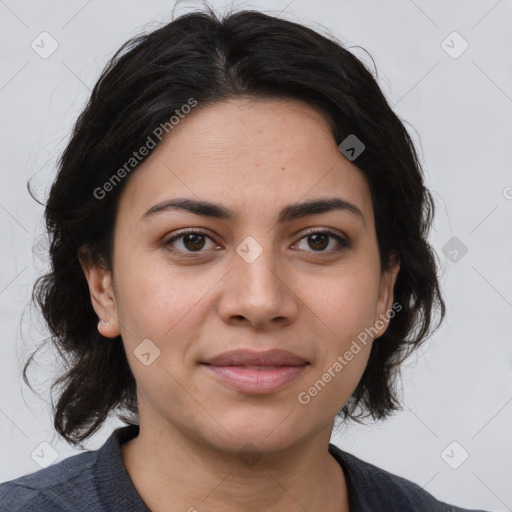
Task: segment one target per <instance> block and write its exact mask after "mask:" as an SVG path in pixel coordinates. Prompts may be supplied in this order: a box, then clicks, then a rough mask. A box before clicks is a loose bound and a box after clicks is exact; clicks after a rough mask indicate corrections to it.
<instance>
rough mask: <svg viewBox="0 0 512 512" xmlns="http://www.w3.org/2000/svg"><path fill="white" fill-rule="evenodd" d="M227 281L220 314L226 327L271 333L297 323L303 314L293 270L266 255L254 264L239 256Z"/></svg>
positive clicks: (221, 300)
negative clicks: (241, 325) (243, 325)
mask: <svg viewBox="0 0 512 512" xmlns="http://www.w3.org/2000/svg"><path fill="white" fill-rule="evenodd" d="M233 265H234V268H232V270H231V271H230V272H229V273H228V275H227V276H226V278H225V280H223V281H224V283H223V284H224V289H223V293H222V297H221V299H220V303H219V314H220V316H221V317H222V319H223V320H224V321H225V322H226V323H231V324H234V323H236V324H239V323H244V322H245V323H248V324H250V325H251V326H252V327H253V328H254V329H268V328H271V327H274V328H275V326H276V325H279V326H285V325H287V324H290V323H293V322H294V321H295V319H296V318H297V314H298V311H299V307H298V301H299V298H298V297H297V295H296V292H295V291H294V283H293V282H291V281H292V277H291V271H290V270H291V269H287V270H286V269H285V268H284V264H283V263H279V264H278V263H277V262H276V261H275V259H274V258H273V256H272V254H270V253H269V252H265V251H263V252H262V253H261V254H260V255H259V257H258V258H257V259H256V260H254V261H252V262H250V263H249V262H248V261H245V260H244V259H243V258H241V257H239V256H238V255H236V256H235V258H234V262H233Z"/></svg>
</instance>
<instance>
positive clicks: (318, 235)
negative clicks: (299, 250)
mask: <svg viewBox="0 0 512 512" xmlns="http://www.w3.org/2000/svg"><path fill="white" fill-rule="evenodd" d="M309 238H310V240H313V243H312V244H311V243H310V244H309V246H310V247H311V248H312V249H325V248H326V247H327V246H328V245H329V242H328V236H327V235H326V234H325V233H315V234H314V235H310V236H309ZM319 239H321V240H320V246H321V247H315V244H317V243H318V241H319ZM322 239H323V242H324V243H322ZM325 242H327V243H325Z"/></svg>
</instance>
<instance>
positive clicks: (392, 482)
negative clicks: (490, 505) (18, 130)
mask: <svg viewBox="0 0 512 512" xmlns="http://www.w3.org/2000/svg"><path fill="white" fill-rule="evenodd" d="M329 451H330V452H331V453H332V454H333V456H334V457H335V458H336V459H337V460H338V462H340V464H341V465H342V467H343V469H344V471H345V473H346V478H347V485H348V487H349V493H350V492H351V493H352V494H353V497H354V500H355V501H357V505H358V506H357V510H361V511H366V510H380V511H382V512H385V511H388V510H389V511H392V510H408V511H410V512H485V511H483V510H473V509H472V510H469V509H464V508H460V507H456V506H454V505H450V504H448V503H444V502H442V501H439V500H437V499H436V498H435V497H434V496H433V495H432V494H430V493H428V492H427V491H425V489H423V488H422V487H420V486H419V485H417V484H415V483H414V482H411V481H410V480H407V479H405V478H402V477H400V476H398V475H394V474H393V473H390V472H388V471H386V470H384V469H382V468H379V467H377V466H375V465H373V464H370V463H369V462H366V461H363V460H361V459H359V458H358V457H356V456H355V455H352V454H350V453H347V452H345V451H343V450H341V449H340V448H338V447H337V446H335V445H333V444H330V445H329Z"/></svg>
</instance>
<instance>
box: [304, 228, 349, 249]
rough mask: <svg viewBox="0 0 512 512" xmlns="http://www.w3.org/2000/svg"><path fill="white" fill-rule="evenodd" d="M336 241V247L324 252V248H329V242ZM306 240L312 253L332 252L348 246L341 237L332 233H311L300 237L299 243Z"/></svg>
mask: <svg viewBox="0 0 512 512" xmlns="http://www.w3.org/2000/svg"><path fill="white" fill-rule="evenodd" d="M330 239H331V240H332V239H334V240H336V242H337V245H338V247H337V248H336V247H335V248H334V249H331V250H329V251H325V249H326V247H328V246H329V240H330ZM302 240H308V242H307V243H308V245H309V247H311V248H312V249H313V252H333V251H337V250H340V247H341V248H348V247H350V244H349V243H348V242H347V240H345V239H344V238H342V237H341V236H339V235H337V234H335V233H333V232H332V231H313V232H310V233H308V234H307V235H306V236H304V237H302V238H301V239H300V240H299V242H300V241H302Z"/></svg>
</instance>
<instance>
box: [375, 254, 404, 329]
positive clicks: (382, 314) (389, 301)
mask: <svg viewBox="0 0 512 512" xmlns="http://www.w3.org/2000/svg"><path fill="white" fill-rule="evenodd" d="M399 270H400V258H399V257H398V255H397V254H396V253H393V254H392V255H391V257H390V264H389V268H388V269H387V270H386V271H385V272H383V273H382V276H381V280H380V288H379V296H378V298H377V307H376V309H375V312H376V313H375V320H374V323H373V325H374V329H372V330H376V331H377V333H376V334H375V336H374V339H376V338H379V337H380V336H382V335H383V334H384V333H385V332H386V329H387V328H388V325H389V321H390V319H391V318H393V316H395V310H394V308H393V289H394V286H395V282H396V277H397V275H398V272H399ZM396 307H397V309H396V310H397V311H400V309H402V305H397V306H396Z"/></svg>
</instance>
